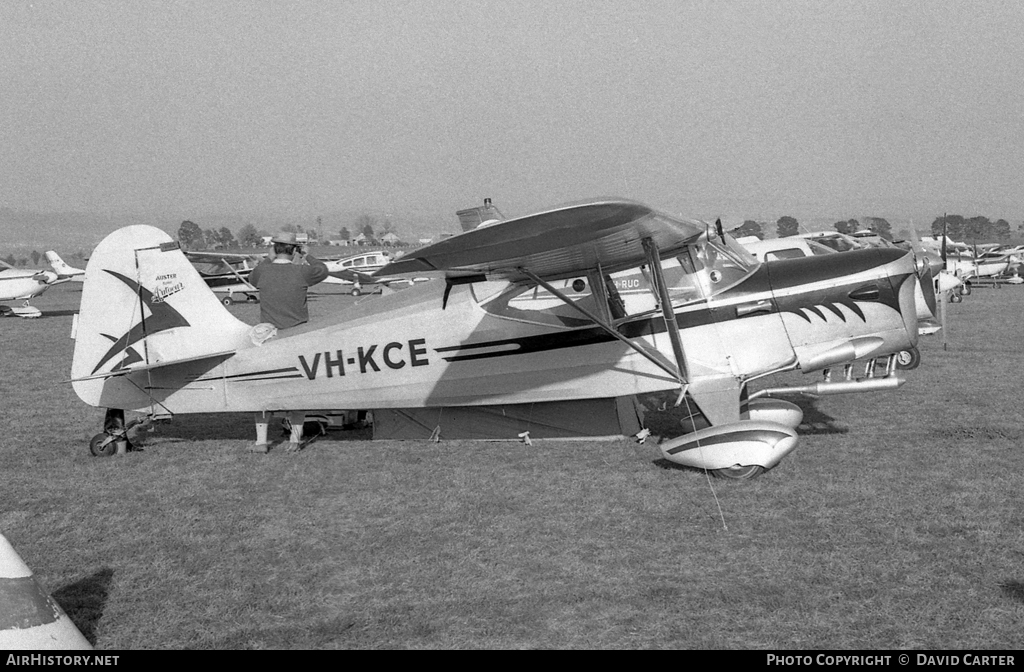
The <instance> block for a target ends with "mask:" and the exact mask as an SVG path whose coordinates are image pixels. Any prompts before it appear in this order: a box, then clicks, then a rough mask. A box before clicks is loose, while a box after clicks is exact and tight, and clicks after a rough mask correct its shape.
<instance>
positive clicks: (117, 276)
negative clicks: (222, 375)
mask: <svg viewBox="0 0 1024 672" xmlns="http://www.w3.org/2000/svg"><path fill="white" fill-rule="evenodd" d="M251 330H252V327H250V326H249V325H248V324H246V323H244V322H242V321H241V320H239V319H237V318H236V317H234V316H233V315H232V314H231V313H230V312H228V310H227V309H226V308H225V307H224V306H223V305H222V304H221V302H220V300H219V299H217V297H216V296H215V295H214V293H213V292H212V291H211V290H210V288H209V287H208V286H207V284H206V282H205V281H204V280H203V278H202V277H201V276H200V275H199V272H198V271H197V270H196V269H195V267H194V266H193V265H192V264H191V262H189V261H188V259H187V258H186V257H185V255H184V254H183V253H182V252H181V250H180V249H179V247H178V243H177V242H175V241H174V240H172V239H171V237H170V236H169V235H167V233H165V232H164V231H161V230H160V229H157V228H154V227H151V226H129V227H125V228H123V229H120V230H118V231H115V232H114V233H111V234H110V235H109V236H107V237H106V238H105V239H104V240H103V242H101V243H100V244H99V245H98V246H97V247H96V250H95V251H94V252H93V254H92V256H91V257H90V259H89V263H88V265H87V266H86V269H85V285H84V287H83V288H82V301H81V308H80V312H79V314H78V316H77V320H76V323H75V333H74V338H75V353H74V358H73V360H72V363H71V378H72V381H73V382H74V385H75V391H76V392H77V393H78V395H79V397H81V398H82V399H83V400H84V401H86V403H92V404H93V405H101V404H100V403H98V401H99V399H100V397H101V396H102V391H103V390H102V388H103V385H105V384H106V382H107V380H108V379H109V378H110V377H111V376H118V375H119V374H122V373H125V372H130V371H133V370H141V369H152V368H155V367H159V366H165V365H168V364H174V363H178V362H185V361H195V360H197V359H204V358H208V357H214V356H220V357H228V356H230V354H231V353H233V352H234V351H236V350H238V349H239V348H242V347H247V346H251V345H252V341H251V340H250V339H249V334H250V332H251Z"/></svg>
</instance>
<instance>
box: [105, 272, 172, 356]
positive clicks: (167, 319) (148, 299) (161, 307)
mask: <svg viewBox="0 0 1024 672" xmlns="http://www.w3.org/2000/svg"><path fill="white" fill-rule="evenodd" d="M104 270H106V271H107V273H109V274H111V275H112V276H114V277H115V278H117V279H118V280H120V281H121V282H123V283H124V284H126V285H128V288H129V289H131V290H132V293H134V294H135V295H136V296H138V297H139V298H140V299H142V303H144V304H145V305H146V307H147V308H149V312H150V316H149V318H146V317H143V319H142V321H140V322H139V323H138V324H136V325H135V326H134V327H132V328H131V329H129V330H128V333H126V334H125V335H124V336H121V338H115V337H113V336H110V335H109V334H101V335H102V336H104V337H105V338H109V339H110V340H112V341H114V344H113V345H112V346H110V349H109V350H107V353H106V354H105V355H103V357H102V358H100V361H99V362H98V363H97V364H96V367H95V368H94V369H93V370H92V372H93V373H96V372H97V371H99V370H100V367H102V366H103V365H104V364H106V363H107V362H108V361H110V360H111V358H113V357H114V356H115V355H116V354H118V353H119V352H124V353H125V358H124V359H123V360H122V361H121V362H120V363H119V364H117V365H116V366H115V367H114V368H113V370H114V371H116V370H118V369H121V368H124V367H125V366H128V365H130V364H134V363H135V362H140V361H142V357H141V356H140V355H139V353H137V352H136V351H135V349H134V348H132V347H131V346H132V345H134V344H135V343H138V342H139V341H141V340H142V339H143V338H145V337H146V336H152V335H153V334H157V333H159V332H161V331H167V330H168V329H174V328H175V327H189V326H191V325H190V324H189V323H188V321H187V320H186V319H185V318H184V317H182V315H181V313H179V312H178V311H177V310H175V309H174V308H171V307H170V306H169V305H167V304H166V303H164V302H163V301H162V298H163V297H161V298H160V299H158V298H156V297H154V296H153V293H152V292H151V291H149V290H148V289H146V288H145V287H143V286H142V285H140V284H139V283H137V282H135V281H134V280H132V279H131V278H128V277H125V276H123V275H121V274H120V273H117V272H116V271H111V270H109V269H104Z"/></svg>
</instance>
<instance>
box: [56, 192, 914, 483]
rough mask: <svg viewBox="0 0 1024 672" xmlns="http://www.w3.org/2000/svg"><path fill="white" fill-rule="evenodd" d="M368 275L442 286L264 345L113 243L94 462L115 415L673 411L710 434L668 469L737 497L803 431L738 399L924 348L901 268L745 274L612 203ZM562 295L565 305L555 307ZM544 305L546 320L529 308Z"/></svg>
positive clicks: (433, 249)
mask: <svg viewBox="0 0 1024 672" xmlns="http://www.w3.org/2000/svg"><path fill="white" fill-rule="evenodd" d="M379 273H380V274H381V275H382V276H393V275H408V276H423V275H433V276H439V277H440V278H441V280H440V281H434V282H428V283H423V284H420V285H417V286H415V287H411V288H409V289H407V290H405V291H402V292H396V293H393V294H389V295H387V296H382V297H380V298H379V299H375V300H373V301H369V302H361V303H357V304H355V305H353V306H350V307H347V308H346V309H343V310H342V311H340V312H338V313H336V314H335V315H332V316H330V318H329V319H326V320H322V321H320V322H318V323H309V324H306V325H303V326H300V327H296V328H295V329H291V330H288V331H287V332H285V333H283V334H278V335H276V336H273V337H270V338H269V339H267V338H266V334H265V333H264V334H261V333H260V330H259V328H258V327H253V326H251V325H248V324H245V323H243V322H241V321H239V320H238V319H236V318H235V317H234V316H233V315H231V314H230V313H229V312H228V311H227V310H225V309H224V308H223V307H222V306H221V305H220V303H219V302H218V301H217V300H216V298H215V297H214V295H213V294H212V293H211V292H210V290H209V288H208V287H207V286H206V283H204V282H203V281H202V278H201V277H200V276H199V274H198V273H197V272H196V270H195V269H194V268H193V266H192V265H191V264H189V263H188V261H187V260H186V258H185V257H184V255H183V254H182V253H181V251H180V250H179V249H178V245H177V243H176V242H175V241H173V240H172V239H171V238H170V237H169V236H168V235H167V234H166V233H164V232H163V231H160V230H159V229H156V228H152V227H148V226H131V227H127V228H125V229H121V230H119V231H116V232H114V233H112V234H111V235H110V236H108V237H107V238H106V239H105V240H104V241H103V242H102V243H100V245H99V246H98V247H97V248H96V250H95V251H94V253H93V255H92V257H91V259H90V260H89V265H88V268H87V269H86V282H85V288H84V291H83V294H82V302H81V312H80V315H79V316H78V319H77V321H76V329H77V332H76V334H75V351H74V359H73V362H72V367H71V377H72V382H73V386H74V389H75V391H76V393H77V394H78V396H79V397H80V398H81V399H82V400H83V401H84V402H86V403H88V404H90V405H93V406H97V407H103V408H106V409H107V414H106V419H105V422H104V432H103V433H102V434H99V435H97V436H96V437H94V439H93V442H92V444H91V447H92V448H93V452H94V453H99V454H106V453H107V448H106V446H108V445H109V444H110V443H111V442H112V441H113V439H116V438H119V437H120V438H122V439H123V437H124V432H125V425H124V410H125V409H130V410H133V411H139V412H143V413H149V414H151V415H153V416H157V415H165V416H166V415H173V414H178V413H211V412H213V413H216V412H259V411H271V412H283V411H290V410H304V411H312V410H317V409H321V410H335V409H371V410H374V409H401V408H423V407H454V406H486V405H496V404H504V403H524V402H527V403H534V402H537V403H542V402H557V401H559V400H574V399H600V398H620V397H623V396H626V395H641V394H645V393H658V392H666V391H669V394H671V395H672V398H673V399H675V400H676V404H677V406H678V405H680V404H683V403H686V404H687V405H688V406H691V405H692V406H693V409H694V413H696V414H699V415H701V416H702V417H703V418H705V419H706V424H707V425H710V426H707V427H706V428H704V429H700V430H699V431H696V432H694V433H690V434H685V435H683V436H679V437H675V438H672V439H671V440H668V441H665V442H663V443H662V444H660V447H661V449H662V453H663V455H664V456H665V458H667V459H668V460H671V461H673V462H676V463H679V464H683V465H688V466H692V467H698V468H703V469H708V470H712V471H714V472H717V473H720V474H722V475H725V476H730V477H734V478H749V477H752V476H754V475H757V474H758V473H760V472H761V471H763V470H765V469H769V468H771V467H773V466H775V465H776V464H778V462H779V461H780V460H781V459H782V458H783V457H784V456H785V455H786V454H787V453H789V452H790V451H791V450H792V449H793V448H794V447H795V446H796V442H797V433H796V427H797V426H798V425H799V424H800V422H801V417H802V413H801V411H800V408H799V407H798V406H796V405H795V404H792V403H789V402H785V401H782V400H775V399H767V398H763V397H764V396H766V395H767V394H771V393H775V392H777V391H778V390H773V389H771V388H769V389H767V390H759V391H758V392H756V393H752V394H749V395H748V394H747V389H746V388H747V385H748V383H750V382H751V381H754V380H757V379H760V378H763V377H765V376H768V375H771V374H774V373H779V372H784V371H791V370H796V369H799V370H802V371H804V372H805V373H808V372H812V371H821V370H824V369H828V368H829V367H833V366H836V365H847V364H851V366H848V367H847V368H846V375H845V376H835V377H832V376H831V375H826V376H825V379H824V380H821V381H819V382H816V383H814V384H811V385H808V386H800V387H798V388H785V389H786V390H793V389H795V390H796V391H800V392H813V393H817V394H832V393H840V392H856V391H871V390H891V389H895V388H896V387H898V386H899V385H900V384H902V383H903V380H902V379H901V378H899V377H898V376H897V375H896V373H895V366H894V356H893V354H894V353H897V352H899V351H901V350H904V349H906V348H909V347H912V346H913V345H914V344H915V342H916V340H917V317H916V310H915V304H914V292H915V288H916V286H917V276H916V274H915V268H914V261H913V257H912V256H911V255H910V254H909V253H906V252H904V251H902V250H895V249H871V250H862V251H855V252H850V253H847V254H842V255H829V256H828V257H809V258H804V259H793V260H785V261H780V262H776V263H774V264H771V265H768V264H759V263H758V262H757V261H756V260H755V259H754V258H753V257H752V256H750V255H749V254H748V253H746V252H745V251H743V250H742V249H741V248H739V247H738V246H737V245H736V244H735V242H734V241H732V239H730V238H729V237H728V236H727V235H725V234H723V233H721V229H720V228H719V229H718V231H715V229H714V228H712V227H710V226H709V225H707V224H705V223H703V222H700V221H695V220H689V219H682V218H678V217H675V216H671V215H668V214H665V213H662V212H658V211H656V210H652V209H651V208H649V207H647V206H645V205H642V204H640V203H636V202H633V201H626V200H596V201H589V202H585V203H579V204H572V205H566V206H561V207H556V208H553V209H550V210H547V211H544V212H541V213H538V214H534V215H529V216H526V217H520V218H515V219H509V220H504V221H499V222H488V225H487V226H483V227H479V228H476V229H472V230H469V231H466V232H465V233H462V234H459V235H457V236H454V237H451V238H448V239H446V240H442V241H441V242H438V243H435V244H433V245H429V246H427V247H423V248H420V249H419V250H416V251H413V252H410V253H409V254H407V255H405V256H404V257H403V258H402V259H399V260H397V261H394V262H392V263H391V264H389V265H388V266H386V267H385V268H383V269H381V271H379ZM622 274H627V275H628V274H639V275H643V276H646V277H648V278H650V280H651V283H650V287H652V288H653V291H649V292H647V296H646V297H634V298H633V299H632V300H630V301H625V300H623V298H622V296H620V294H619V292H618V290H617V288H616V285H615V279H616V277H619V278H621V277H623V276H622ZM568 279H574V280H572V285H573V286H572V288H571V289H572V295H571V296H570V295H569V294H567V293H566V292H564V291H562V290H561V289H559V288H558V287H556V284H559V283H562V284H564V281H566V280H568ZM576 280H579V282H576ZM538 290H543V291H545V292H546V293H547V294H548V295H549V297H550V296H553V297H555V299H556V301H554V302H552V301H549V300H544V301H537V302H533V301H532V300H531V298H530V297H531V296H532V295H533V293H535V292H537V291H538ZM883 356H888V359H887V361H886V365H885V366H884V370H881V369H882V367H878V369H877V370H876V367H875V364H876V361H877V360H878V358H880V357H883ZM854 360H869V361H867V365H866V367H865V373H866V377H864V378H855V377H853V376H852V375H851V371H852V362H853V361H854ZM748 397H750V398H748ZM755 397H756V398H755ZM122 443H123V441H122Z"/></svg>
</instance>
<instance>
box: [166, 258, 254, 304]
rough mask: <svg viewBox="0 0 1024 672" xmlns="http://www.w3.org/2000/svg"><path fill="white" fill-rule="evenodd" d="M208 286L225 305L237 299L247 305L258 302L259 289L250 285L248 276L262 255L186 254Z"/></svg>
mask: <svg viewBox="0 0 1024 672" xmlns="http://www.w3.org/2000/svg"><path fill="white" fill-rule="evenodd" d="M185 256H186V257H187V258H188V260H189V261H191V262H192V264H193V266H195V268H196V270H197V271H198V272H199V275H201V276H202V278H203V280H205V281H206V284H207V286H209V288H210V289H212V290H213V291H214V292H216V293H218V294H226V296H224V297H223V298H222V299H221V302H222V303H223V304H224V305H225V306H230V305H231V304H232V303H234V302H235V297H236V296H238V297H240V299H239V300H241V301H245V302H248V303H255V302H257V301H259V290H257V289H256V288H255V287H253V286H252V285H250V284H249V274H250V273H251V272H252V269H254V268H256V265H257V264H259V263H260V259H262V258H263V257H264V256H266V255H263V254H238V253H231V252H185Z"/></svg>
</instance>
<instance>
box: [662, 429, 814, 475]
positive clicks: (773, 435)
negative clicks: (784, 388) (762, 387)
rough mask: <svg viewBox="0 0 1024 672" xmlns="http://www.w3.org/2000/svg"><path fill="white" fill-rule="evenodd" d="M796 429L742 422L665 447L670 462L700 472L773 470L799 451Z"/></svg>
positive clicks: (680, 439)
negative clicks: (740, 469)
mask: <svg viewBox="0 0 1024 672" xmlns="http://www.w3.org/2000/svg"><path fill="white" fill-rule="evenodd" d="M796 443H797V434H796V430H795V429H794V428H792V427H788V426H786V425H784V424H781V423H778V422H770V421H765V420H740V421H739V422H731V423H728V424H724V425H717V426H715V427H707V428H706V429H702V430H700V431H697V432H693V433H692V434H684V435H683V436H680V437H677V438H675V439H671V440H669V441H666V442H665V443H663V444H661V446H660V447H661V452H662V454H663V455H664V457H665V459H666V460H669V461H671V462H675V463H676V464H682V465H684V466H688V467H696V468H698V469H711V470H717V469H730V468H732V467H737V466H740V467H744V466H752V465H757V466H760V467H763V468H765V469H771V468H772V467H774V466H775V465H776V464H778V463H779V461H781V460H782V458H784V457H785V456H786V455H788V454H789V453H790V452H791V451H792V450H793V449H794V448H796Z"/></svg>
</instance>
